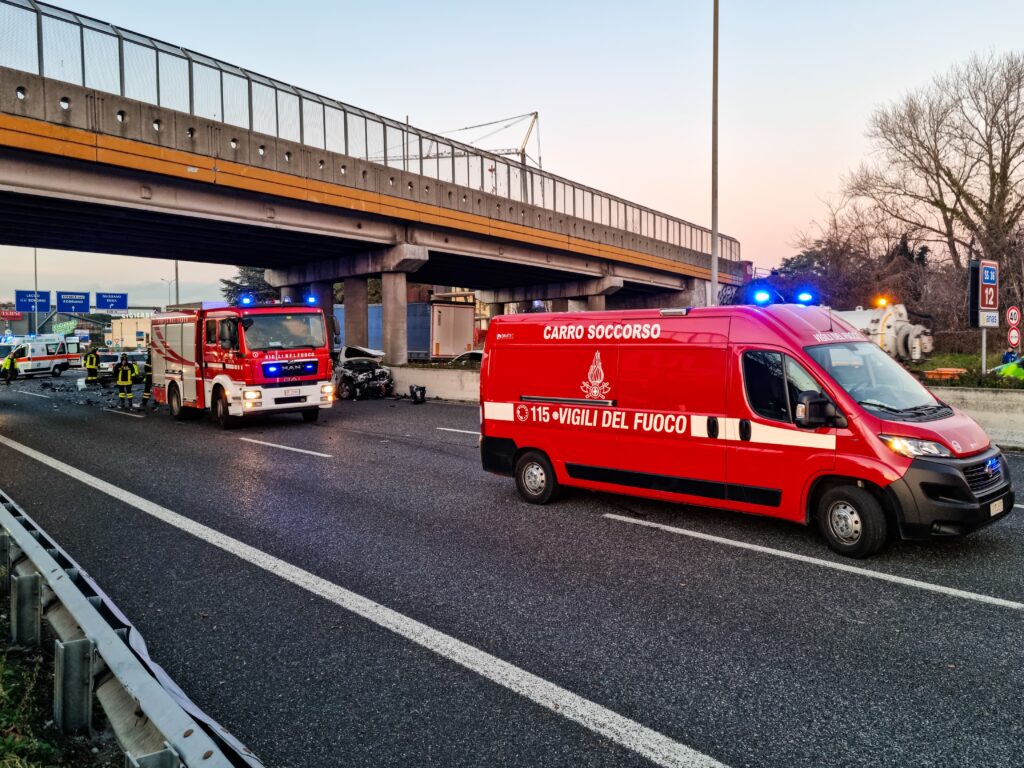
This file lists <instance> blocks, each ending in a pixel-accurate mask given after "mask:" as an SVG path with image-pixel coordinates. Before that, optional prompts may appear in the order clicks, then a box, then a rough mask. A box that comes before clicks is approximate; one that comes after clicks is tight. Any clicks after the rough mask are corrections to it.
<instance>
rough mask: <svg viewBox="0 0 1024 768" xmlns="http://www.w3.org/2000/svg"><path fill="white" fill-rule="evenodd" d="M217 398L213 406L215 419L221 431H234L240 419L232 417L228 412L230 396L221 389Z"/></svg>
mask: <svg viewBox="0 0 1024 768" xmlns="http://www.w3.org/2000/svg"><path fill="white" fill-rule="evenodd" d="M215 397H216V398H217V399H216V400H215V401H214V404H213V415H214V418H216V419H217V423H218V424H220V428H221V429H234V428H235V426H236V425H237V424H238V417H237V416H232V415H231V411H230V410H228V396H227V395H226V394H224V390H223V389H219V390H217V394H216V395H215Z"/></svg>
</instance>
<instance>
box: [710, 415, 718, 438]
mask: <svg viewBox="0 0 1024 768" xmlns="http://www.w3.org/2000/svg"><path fill="white" fill-rule="evenodd" d="M708 437H718V417H717V416H708Z"/></svg>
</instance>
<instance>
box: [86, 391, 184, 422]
mask: <svg viewBox="0 0 1024 768" xmlns="http://www.w3.org/2000/svg"><path fill="white" fill-rule="evenodd" d="M104 388H106V387H105V386H104ZM167 407H168V408H170V410H171V418H173V419H177V420H178V421H181V420H182V419H184V418H185V409H184V408H182V407H181V392H180V391H178V387H177V385H175V384H171V386H170V387H169V388H168V390H167Z"/></svg>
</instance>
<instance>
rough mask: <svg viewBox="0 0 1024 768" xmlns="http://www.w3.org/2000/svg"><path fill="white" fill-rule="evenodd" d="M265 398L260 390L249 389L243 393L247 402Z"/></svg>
mask: <svg viewBox="0 0 1024 768" xmlns="http://www.w3.org/2000/svg"><path fill="white" fill-rule="evenodd" d="M262 396H263V393H262V392H260V391H259V390H258V389H247V390H245V391H244V392H243V393H242V397H243V398H244V399H246V400H259V399H260V397H262Z"/></svg>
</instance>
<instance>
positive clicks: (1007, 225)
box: [847, 53, 1024, 281]
mask: <svg viewBox="0 0 1024 768" xmlns="http://www.w3.org/2000/svg"><path fill="white" fill-rule="evenodd" d="M868 135H869V137H870V138H871V139H872V140H873V141H874V143H875V146H876V150H877V158H876V160H875V162H873V163H868V164H865V165H863V166H861V168H859V169H858V170H857V171H855V172H854V173H853V174H852V175H851V176H850V178H849V179H848V180H847V192H848V194H850V195H851V196H853V197H855V198H859V199H864V200H867V201H870V202H871V203H872V204H873V205H874V206H877V208H878V209H879V210H880V211H881V212H882V213H883V214H884V215H886V216H887V217H890V218H891V219H892V220H894V221H896V222H898V223H899V224H900V225H901V226H903V227H904V228H906V229H908V230H911V231H914V232H916V233H922V234H924V235H926V236H927V237H928V238H930V239H932V240H933V241H934V242H936V243H939V244H941V245H942V246H943V247H942V251H944V252H945V253H946V254H947V255H948V256H949V258H950V260H951V261H952V263H953V264H954V265H955V266H956V267H957V268H958V269H961V268H963V267H964V263H965V259H967V258H971V257H973V256H975V255H978V254H980V255H982V256H984V257H986V258H991V259H995V260H996V261H999V262H1001V263H1003V262H1008V261H1011V258H1010V257H1011V255H1012V252H1013V251H1014V248H1015V238H1016V235H1017V233H1018V232H1019V230H1020V226H1021V217H1022V215H1024V54H1021V53H1008V54H1004V55H1001V56H996V55H992V54H990V55H987V56H978V55H975V56H973V57H972V58H971V59H970V60H968V61H967V62H966V63H965V64H963V65H959V66H956V67H954V68H953V69H952V70H950V72H949V73H947V74H946V75H943V76H940V77H937V78H936V79H935V80H934V81H933V82H932V83H931V84H930V85H928V86H926V87H924V88H922V89H920V90H918V91H915V92H913V93H910V94H908V95H907V96H905V97H904V98H902V99H901V100H899V101H897V102H895V103H893V104H890V105H888V106H885V107H881V108H879V109H878V110H877V111H876V112H875V114H874V115H873V116H872V118H871V122H870V127H869V131H868ZM1007 267H1009V268H1011V269H1012V264H1010V263H1007ZM1012 277H1015V278H1017V279H1018V281H1019V278H1020V277H1021V275H1020V273H1019V272H1018V274H1016V275H1012Z"/></svg>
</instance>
